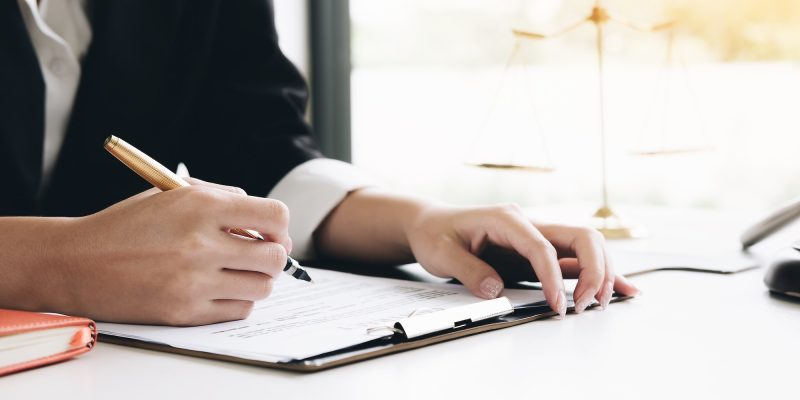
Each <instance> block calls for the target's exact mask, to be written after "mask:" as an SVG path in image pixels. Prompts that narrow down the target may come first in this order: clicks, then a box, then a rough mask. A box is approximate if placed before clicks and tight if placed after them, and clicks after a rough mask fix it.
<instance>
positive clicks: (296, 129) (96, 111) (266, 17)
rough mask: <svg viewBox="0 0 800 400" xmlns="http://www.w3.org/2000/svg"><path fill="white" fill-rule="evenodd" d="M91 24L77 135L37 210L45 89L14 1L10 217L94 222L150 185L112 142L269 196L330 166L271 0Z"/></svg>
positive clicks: (3, 27) (5, 16) (3, 39)
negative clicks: (307, 172)
mask: <svg viewBox="0 0 800 400" xmlns="http://www.w3.org/2000/svg"><path fill="white" fill-rule="evenodd" d="M90 20H91V21H92V33H93V39H92V43H91V45H90V46H89V49H88V52H87V53H86V56H85V58H84V60H83V66H82V75H81V81H80V86H79V88H78V92H77V95H76V98H75V105H74V108H73V111H72V116H71V119H70V122H69V127H68V130H67V134H66V137H65V139H64V144H63V146H62V148H61V153H60V156H59V158H58V161H57V163H56V166H55V169H54V171H53V174H52V178H51V182H50V185H49V187H48V188H47V189H46V191H45V192H44V194H43V195H42V196H41V199H40V201H37V200H36V192H37V188H38V186H39V183H40V180H41V169H42V167H41V165H42V147H43V140H44V90H45V88H44V81H43V78H42V74H41V71H40V69H39V64H38V61H37V58H36V54H35V52H34V49H33V46H32V44H31V41H30V39H29V37H28V33H27V30H26V28H25V24H24V22H23V20H22V17H21V14H20V10H19V7H18V5H17V2H16V1H0V215H64V216H75V215H86V214H89V213H92V212H95V211H98V210H100V209H103V208H105V207H107V206H109V205H111V204H113V203H115V202H117V201H119V200H122V199H124V198H126V197H129V196H131V195H133V194H135V193H137V192H140V191H142V190H144V189H147V188H148V184H147V183H146V182H145V181H143V180H142V179H141V178H139V177H138V176H136V175H135V174H134V173H133V172H131V171H130V170H128V169H127V168H126V167H125V166H123V165H122V164H121V163H120V162H119V161H117V160H115V159H114V158H113V157H111V155H109V154H108V153H106V151H105V150H104V149H103V140H104V139H105V138H106V137H107V136H108V135H110V134H114V135H117V136H119V137H121V138H123V139H125V140H126V141H128V142H130V143H131V144H133V145H135V146H136V147H138V148H140V149H141V150H142V151H144V152H146V153H148V154H150V155H151V156H153V157H154V158H155V159H157V160H159V161H161V162H162V163H163V164H164V165H166V166H167V167H169V168H172V169H174V168H176V167H177V164H178V163H179V162H185V163H186V164H187V165H188V166H189V169H190V171H191V172H192V175H193V176H197V177H199V178H201V179H204V180H208V181H213V182H218V183H224V184H228V185H234V186H239V187H242V188H244V189H245V190H247V192H248V193H250V194H252V195H258V196H265V195H267V193H268V192H269V190H270V189H271V188H272V187H273V186H274V185H275V184H276V183H277V182H278V180H280V178H281V177H283V176H284V175H285V174H286V173H287V172H289V170H291V169H292V168H293V167H294V166H296V165H298V164H300V163H302V162H305V161H307V160H309V159H312V158H315V157H320V156H321V155H320V153H319V151H318V150H317V148H316V146H315V144H314V140H313V139H312V136H311V130H310V128H309V127H308V126H307V124H306V123H305V122H304V120H303V116H304V114H305V107H306V100H307V90H306V86H305V82H304V81H303V79H302V77H301V76H300V74H299V73H298V72H297V70H296V69H295V68H294V66H293V65H292V64H291V63H290V62H289V61H288V60H287V59H286V58H285V57H284V56H283V54H282V53H281V51H280V49H279V48H278V43H277V34H276V31H275V25H274V21H273V10H272V5H271V3H270V2H267V1H265V0H235V1H230V0H202V1H200V0H147V1H145V0H95V1H93V2H92V7H91V10H90ZM45 65H46V63H45Z"/></svg>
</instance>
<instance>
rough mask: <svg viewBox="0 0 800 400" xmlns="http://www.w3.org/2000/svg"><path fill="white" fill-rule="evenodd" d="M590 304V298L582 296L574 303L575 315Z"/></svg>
mask: <svg viewBox="0 0 800 400" xmlns="http://www.w3.org/2000/svg"><path fill="white" fill-rule="evenodd" d="M591 304H592V296H584V298H582V299H580V300H578V301H576V302H575V313H576V314H580V313H582V312H583V310H586V308H587V307H589V306H590V305H591Z"/></svg>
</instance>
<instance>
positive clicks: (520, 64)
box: [350, 0, 800, 209]
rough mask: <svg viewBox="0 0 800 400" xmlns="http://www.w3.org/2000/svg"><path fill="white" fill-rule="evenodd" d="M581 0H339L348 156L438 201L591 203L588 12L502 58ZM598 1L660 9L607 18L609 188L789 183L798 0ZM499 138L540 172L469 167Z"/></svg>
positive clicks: (666, 191) (617, 193) (642, 191)
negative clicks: (348, 35) (346, 64)
mask: <svg viewBox="0 0 800 400" xmlns="http://www.w3.org/2000/svg"><path fill="white" fill-rule="evenodd" d="M593 5H594V1H588V0H586V1H577V0H576V1H569V2H563V1H557V0H518V1H504V2H496V1H491V0H439V1H435V2H431V1H425V0H382V1H370V0H350V16H351V24H352V25H351V29H352V52H353V70H352V76H351V79H352V87H351V99H352V143H353V162H354V163H355V164H356V165H358V166H360V167H362V168H364V169H367V170H369V171H371V172H372V173H373V174H375V175H377V176H378V177H380V178H381V179H383V180H385V181H386V182H388V183H389V184H391V185H394V186H396V187H400V188H405V189H409V190H413V191H415V192H419V193H424V194H427V195H430V196H432V197H436V198H440V199H443V200H446V201H450V202H454V203H461V204H474V203H486V202H501V201H514V202H518V203H520V204H523V205H543V204H553V203H593V204H597V203H599V202H600V196H601V194H600V193H601V187H600V182H601V175H600V169H601V168H600V166H601V162H600V148H601V146H600V141H599V137H600V135H599V128H598V127H599V111H598V108H599V106H598V74H597V57H596V41H595V39H596V32H595V29H594V26H593V25H592V24H591V23H587V24H584V25H583V26H581V27H579V28H577V29H575V30H574V31H571V32H569V33H565V34H563V35H561V36H558V37H556V38H552V39H547V40H536V39H530V40H527V39H525V40H520V50H519V52H518V53H517V57H516V59H515V60H514V62H512V63H511V66H510V67H509V68H508V70H506V68H505V65H506V63H507V61H508V60H509V56H510V55H511V53H512V49H513V48H514V44H515V43H516V41H515V40H516V39H515V36H514V35H513V34H512V29H514V28H519V29H524V30H529V31H536V32H554V31H556V30H558V29H559V28H560V27H564V26H567V25H570V24H571V23H572V22H574V21H577V20H578V19H579V18H581V17H582V16H585V15H587V14H588V13H589V12H590V11H591V10H592V7H593ZM603 6H604V7H605V8H607V9H609V10H610V11H611V12H612V13H613V15H614V16H616V17H618V18H624V19H626V20H629V21H635V23H636V24H638V25H641V26H652V25H657V24H659V23H661V22H664V21H669V20H674V21H676V25H675V27H674V29H672V30H664V31H659V32H641V31H637V30H634V29H631V28H630V27H626V26H625V25H623V24H617V23H608V24H607V25H606V31H605V32H604V33H605V40H604V44H605V57H604V59H605V60H606V63H605V64H606V65H605V75H604V76H605V81H604V82H605V88H606V93H605V107H606V114H605V116H606V124H607V125H606V126H607V149H608V177H609V192H610V197H611V202H612V204H616V203H633V204H650V205H669V206H689V207H713V208H723V207H724V208H747V209H763V208H769V207H772V206H774V205H776V204H778V203H780V202H783V201H785V200H787V199H789V198H792V197H795V196H800V157H798V154H797V152H798V151H800V134H799V133H800V119H798V118H797V117H796V115H797V107H798V104H800V63H798V61H799V60H800V3H798V2H797V1H795V0H767V1H764V0H728V1H724V2H723V1H715V2H697V1H692V0H671V1H666V0H663V1H649V2H641V1H636V0H616V1H611V0H609V1H606V2H604V3H603ZM670 32H673V34H672V37H673V38H674V40H673V41H672V45H671V46H670ZM670 49H671V53H670ZM684 66H685V67H684ZM504 71H507V72H506V73H504ZM647 151H651V152H652V151H654V152H655V153H659V154H657V155H645V154H644V153H646V152H647ZM502 152H506V153H507V154H506V155H505V156H508V154H511V155H510V156H508V157H512V158H514V157H516V159H517V160H520V159H522V160H523V161H522V162H520V163H522V164H542V165H543V164H547V163H548V161H549V162H550V164H552V165H553V166H554V167H555V171H554V172H552V173H534V172H522V171H508V170H496V169H486V168H478V167H474V166H470V165H467V163H470V162H472V163H474V162H481V161H482V159H481V157H485V158H486V160H485V161H486V162H492V160H491V158H492V157H496V156H498V154H500V153H502ZM661 153H663V154H661ZM526 157H527V158H528V159H526ZM548 157H549V158H548Z"/></svg>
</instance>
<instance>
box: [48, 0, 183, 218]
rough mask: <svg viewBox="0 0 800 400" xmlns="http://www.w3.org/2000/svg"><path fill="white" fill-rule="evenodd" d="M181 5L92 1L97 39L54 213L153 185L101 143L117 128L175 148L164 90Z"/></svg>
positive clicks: (149, 143)
mask: <svg viewBox="0 0 800 400" xmlns="http://www.w3.org/2000/svg"><path fill="white" fill-rule="evenodd" d="M180 11H181V10H180V7H178V3H177V2H174V1H166V0H159V1H123V0H115V1H95V2H93V8H92V10H91V12H92V16H91V20H92V43H91V44H90V46H89V49H88V51H87V53H86V57H85V58H84V60H83V63H82V72H81V83H80V86H79V88H78V93H77V95H76V97H75V104H74V107H73V110H72V116H71V119H70V123H69V128H68V130H67V134H66V137H65V138H64V144H63V146H62V148H61V154H60V156H59V160H58V162H57V164H56V168H55V169H54V173H53V177H52V179H51V182H50V187H49V188H48V190H47V194H46V196H45V208H46V209H47V210H48V212H51V213H56V214H62V213H64V212H66V209H67V208H69V209H70V210H72V211H73V212H75V211H78V212H91V211H94V210H97V209H98V208H101V207H103V206H105V205H107V204H110V203H113V202H116V201H118V200H121V199H122V198H124V197H127V196H128V195H130V194H133V193H130V191H131V190H138V189H143V188H146V187H147V184H146V182H144V181H142V180H141V179H140V178H139V177H137V176H136V175H135V174H132V173H131V172H130V171H128V170H126V168H125V167H124V166H123V165H122V164H121V163H119V162H118V161H116V160H115V159H114V158H113V157H111V156H109V155H108V154H107V153H106V152H105V151H104V150H103V148H102V144H103V140H104V139H105V138H106V137H107V136H108V135H110V134H114V135H117V136H119V137H122V138H124V139H125V140H128V141H130V142H132V143H135V144H136V146H137V147H140V148H142V149H143V150H145V151H147V152H148V153H151V155H152V156H153V157H155V158H156V159H159V160H164V155H163V154H159V150H156V149H160V151H161V152H164V151H169V149H170V146H169V145H168V144H166V145H165V143H163V141H164V140H167V139H166V138H163V137H162V136H161V135H160V134H161V132H163V131H164V129H166V127H164V126H163V123H164V121H163V115H164V114H165V109H169V107H168V102H167V101H166V100H167V99H165V98H164V93H163V90H164V87H165V83H166V82H168V81H169V80H170V78H171V77H170V76H169V73H168V69H169V67H170V60H171V59H172V57H173V55H172V47H173V45H174V41H175V35H176V33H177V32H176V30H177V27H178V22H179V20H180V16H181V15H180V14H181V12H180ZM160 142H161V143H160ZM166 161H169V160H166ZM98 182H102V185H99V186H98ZM85 193H92V196H86V195H85ZM78 202H81V204H79V205H77V203H78ZM62 208H64V210H63V211H62Z"/></svg>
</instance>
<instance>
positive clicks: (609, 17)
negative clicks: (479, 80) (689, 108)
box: [469, 0, 708, 239]
mask: <svg viewBox="0 0 800 400" xmlns="http://www.w3.org/2000/svg"><path fill="white" fill-rule="evenodd" d="M611 22H613V23H617V24H621V25H623V26H625V27H628V28H630V29H632V30H634V31H638V32H650V33H657V32H668V34H669V36H668V45H667V54H666V57H665V58H666V60H665V63H664V65H665V69H666V67H668V66H670V65H671V64H673V57H674V56H673V47H674V23H673V22H666V23H661V24H657V25H652V26H643V25H639V24H636V23H633V22H631V21H628V20H626V19H623V18H620V17H618V16H616V15H613V14H612V13H611V12H609V10H608V9H606V8H604V7H603V6H602V5H601V2H600V1H599V0H598V1H597V2H596V3H595V4H594V6H593V8H592V10H591V13H590V14H589V15H588V16H586V17H584V18H581V19H580V20H578V21H577V22H575V23H573V24H571V25H568V26H567V27H565V28H563V29H560V30H557V31H556V32H553V33H548V34H545V33H539V32H533V31H529V30H523V29H512V33H513V34H514V38H515V45H514V49H513V51H512V52H511V56H510V57H509V59H508V61H507V62H506V65H505V70H504V72H503V79H502V81H501V84H500V86H501V88H500V89H498V91H497V93H496V95H495V99H494V101H493V104H492V106H491V109H490V113H491V112H492V110H493V109H494V108H496V106H497V96H499V93H500V91H501V89H502V86H503V85H504V84H505V81H506V75H508V72H509V70H510V68H511V66H512V64H513V63H514V62H515V60H516V59H517V57H518V54H519V51H520V46H521V44H522V42H524V41H537V40H547V39H550V38H554V37H557V36H561V35H563V34H566V33H568V32H571V31H573V30H575V29H577V28H579V27H580V26H582V25H584V24H587V23H588V24H592V25H594V28H595V33H596V38H595V39H596V42H595V47H596V51H597V82H598V87H597V92H598V110H599V135H600V137H599V139H600V162H601V166H600V168H601V176H602V203H601V205H600V207H599V208H598V209H597V211H595V213H594V215H593V216H592V225H593V226H594V227H595V228H596V229H597V230H598V231H600V232H601V233H602V234H603V236H605V237H606V238H607V239H632V238H638V237H642V236H644V235H645V233H644V230H643V229H641V228H638V227H634V226H632V225H629V224H627V223H626V222H625V221H624V220H623V219H622V218H620V217H619V216H618V215H617V214H616V213H615V212H614V211H613V210H612V208H611V206H610V204H609V194H608V193H609V191H608V173H607V136H606V135H607V132H606V130H607V128H606V97H605V94H606V88H605V70H604V58H605V49H604V44H605V25H606V24H608V23H611ZM680 66H681V67H682V68H683V72H684V79H685V83H686V86H687V88H688V92H689V94H690V97H691V100H692V102H693V106H694V109H695V111H696V112H697V114H696V117H697V120H698V123H699V125H700V128H701V133H703V134H705V129H703V128H704V127H703V121H702V117H701V116H700V114H699V106H698V104H697V100H696V96H695V95H694V91H693V89H692V88H691V84H690V81H689V77H688V73H687V72H686V66H685V64H684V63H683V61H682V60H681V61H680ZM665 93H666V94H665V97H666V98H665V99H664V104H665V106H666V105H667V103H668V102H669V89H668V88H667V89H666V92H665ZM534 112H535V111H534ZM534 117H535V116H534ZM537 123H538V120H537ZM665 126H666V124H665ZM484 129H485V126H484ZM539 129H541V124H539ZM540 134H541V135H542V136H541V139H542V140H541V146H543V152H544V157H543V158H544V159H545V160H544V162H543V163H541V164H525V163H517V162H514V161H513V160H512V161H511V162H505V161H499V162H497V161H492V162H472V163H469V164H470V165H473V166H477V167H481V168H489V169H498V170H519V171H528V172H538V173H548V172H553V171H555V167H553V165H552V163H551V160H550V156H549V152H548V150H547V144H546V141H545V140H544V136H543V133H541V132H540ZM666 137H667V132H666V128H665V127H663V129H662V132H661V138H660V143H659V144H657V145H656V146H655V147H650V148H642V149H638V150H635V151H633V152H632V153H633V154H635V155H642V156H658V155H672V154H682V153H692V152H697V151H703V150H706V149H707V148H708V146H694V147H688V146H679V147H675V146H671V147H670V146H665V145H664V141H665V140H664V139H665V138H666Z"/></svg>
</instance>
